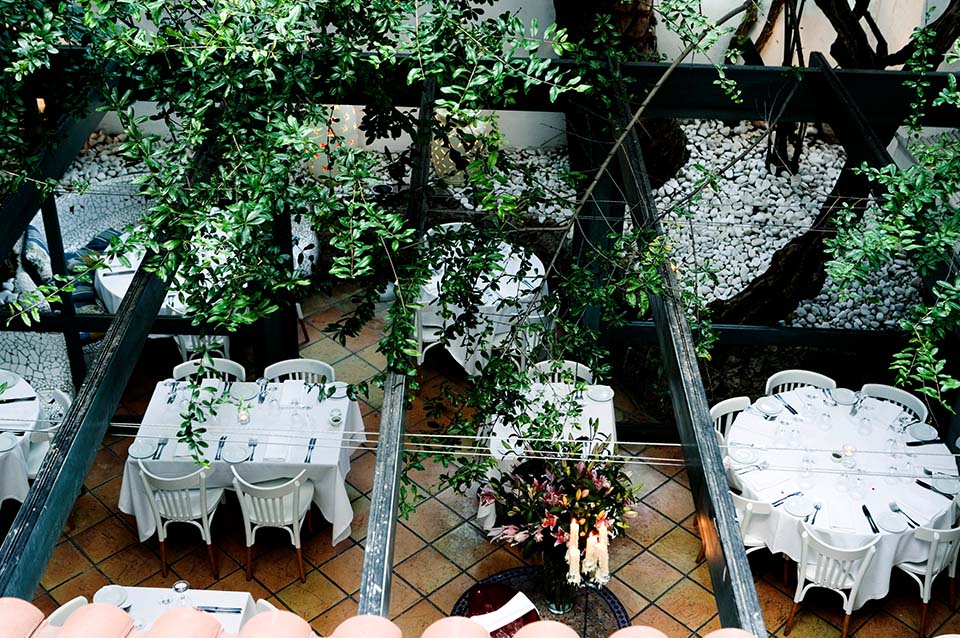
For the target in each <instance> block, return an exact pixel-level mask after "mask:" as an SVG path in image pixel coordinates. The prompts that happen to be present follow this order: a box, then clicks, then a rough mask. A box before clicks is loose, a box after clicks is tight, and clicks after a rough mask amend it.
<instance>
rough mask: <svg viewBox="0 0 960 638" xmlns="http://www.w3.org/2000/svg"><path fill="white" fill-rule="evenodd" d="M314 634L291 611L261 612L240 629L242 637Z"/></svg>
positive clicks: (292, 637) (280, 637)
mask: <svg viewBox="0 0 960 638" xmlns="http://www.w3.org/2000/svg"><path fill="white" fill-rule="evenodd" d="M312 635H313V630H312V629H310V625H308V624H307V621H305V620H304V619H303V618H301V617H300V616H297V615H296V614H292V613H290V612H289V611H267V612H261V613H259V614H257V615H256V616H254V617H253V618H251V619H250V620H248V621H247V622H246V623H245V624H244V625H243V628H242V629H241V630H240V638H309V637H310V636H312ZM151 638H152V637H151Z"/></svg>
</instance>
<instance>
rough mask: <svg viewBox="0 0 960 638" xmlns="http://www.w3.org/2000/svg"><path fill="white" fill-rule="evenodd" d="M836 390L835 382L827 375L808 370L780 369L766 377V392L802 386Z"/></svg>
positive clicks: (769, 393) (782, 390)
mask: <svg viewBox="0 0 960 638" xmlns="http://www.w3.org/2000/svg"><path fill="white" fill-rule="evenodd" d="M807 385H812V386H813V387H815V388H825V389H827V390H836V389H837V382H836V381H834V380H833V379H831V378H830V377H828V376H825V375H822V374H819V373H817V372H810V371H809V370H781V371H780V372H777V373H776V374H774V375H771V377H770V378H769V379H767V389H766V391H765V392H766V394H767V395H771V394H775V393H777V392H786V391H787V390H793V389H796V388H800V387H803V386H807Z"/></svg>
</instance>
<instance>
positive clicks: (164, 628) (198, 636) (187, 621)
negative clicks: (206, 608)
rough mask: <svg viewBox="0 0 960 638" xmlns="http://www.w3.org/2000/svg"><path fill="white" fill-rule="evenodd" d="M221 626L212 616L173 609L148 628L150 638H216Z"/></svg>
mask: <svg viewBox="0 0 960 638" xmlns="http://www.w3.org/2000/svg"><path fill="white" fill-rule="evenodd" d="M222 633H223V625H221V624H220V621H218V620H217V618H216V616H214V615H213V614H208V613H204V612H202V611H199V610H196V609H193V608H192V607H175V608H174V609H170V610H168V611H166V612H164V614H163V615H162V616H160V617H159V618H158V619H157V620H156V621H154V623H153V625H152V626H151V627H150V632H149V635H150V638H184V637H185V636H189V638H217V637H218V636H220V634H222Z"/></svg>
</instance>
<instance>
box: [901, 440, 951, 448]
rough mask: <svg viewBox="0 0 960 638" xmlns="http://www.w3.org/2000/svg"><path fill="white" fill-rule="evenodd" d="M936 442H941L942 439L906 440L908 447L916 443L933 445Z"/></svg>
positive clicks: (914, 445) (916, 444)
mask: <svg viewBox="0 0 960 638" xmlns="http://www.w3.org/2000/svg"><path fill="white" fill-rule="evenodd" d="M937 443H943V439H931V440H929V441H907V445H909V446H910V447H916V446H918V445H935V444H937Z"/></svg>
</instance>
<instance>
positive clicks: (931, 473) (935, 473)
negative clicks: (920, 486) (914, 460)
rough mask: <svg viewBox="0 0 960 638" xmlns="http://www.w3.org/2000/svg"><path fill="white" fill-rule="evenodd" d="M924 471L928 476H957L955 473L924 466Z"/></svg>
mask: <svg viewBox="0 0 960 638" xmlns="http://www.w3.org/2000/svg"><path fill="white" fill-rule="evenodd" d="M923 473H924V474H926V475H927V476H949V477H950V478H957V476H956V475H955V474H950V473H948V472H941V471H940V470H931V469H930V468H929V467H925V468H923Z"/></svg>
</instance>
